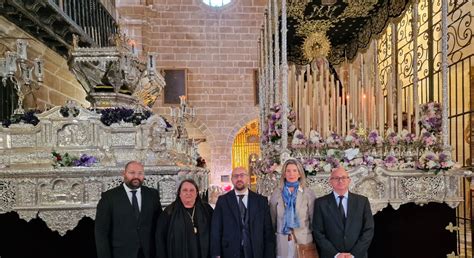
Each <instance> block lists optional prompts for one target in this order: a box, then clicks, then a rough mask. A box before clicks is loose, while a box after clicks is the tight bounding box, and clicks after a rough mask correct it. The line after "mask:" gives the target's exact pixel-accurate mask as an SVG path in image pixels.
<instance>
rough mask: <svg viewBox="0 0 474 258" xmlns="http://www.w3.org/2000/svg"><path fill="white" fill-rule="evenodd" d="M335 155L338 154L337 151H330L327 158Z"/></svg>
mask: <svg viewBox="0 0 474 258" xmlns="http://www.w3.org/2000/svg"><path fill="white" fill-rule="evenodd" d="M334 154H336V150H335V149H329V150H328V152H327V156H334Z"/></svg>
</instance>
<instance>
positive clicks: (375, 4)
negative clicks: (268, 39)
mask: <svg viewBox="0 0 474 258" xmlns="http://www.w3.org/2000/svg"><path fill="white" fill-rule="evenodd" d="M298 2H300V3H301V1H290V2H289V6H290V8H289V9H291V5H293V10H295V9H304V13H303V12H299V15H298V12H289V14H288V60H289V61H290V62H293V63H296V64H301V65H303V64H307V63H309V62H310V61H311V60H308V59H306V58H305V57H304V54H303V47H302V46H303V44H304V40H305V38H306V37H307V36H309V34H310V33H311V31H313V32H314V31H315V30H316V31H318V30H322V31H325V32H326V36H327V37H328V39H329V41H330V43H331V50H330V52H329V54H328V57H327V59H328V60H329V62H330V63H331V64H332V65H338V64H340V63H342V62H343V61H344V60H346V58H347V60H352V59H354V58H355V57H356V55H357V53H358V51H359V50H360V49H365V48H367V47H368V45H369V43H370V40H371V38H372V37H373V36H375V35H378V34H380V33H381V32H383V30H384V29H385V28H386V26H387V24H388V22H389V21H390V19H391V18H396V17H399V16H400V15H401V14H402V13H403V12H404V11H405V9H406V8H407V6H409V2H410V0H373V1H370V0H349V1H348V0H336V2H335V3H334V4H332V5H322V3H321V2H322V1H321V0H312V1H310V2H309V3H308V4H306V5H304V6H301V4H300V6H299V7H298V6H295V5H298ZM295 13H296V15H295ZM301 14H303V15H301ZM321 24H323V25H324V26H321Z"/></svg>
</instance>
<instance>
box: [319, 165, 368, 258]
mask: <svg viewBox="0 0 474 258" xmlns="http://www.w3.org/2000/svg"><path fill="white" fill-rule="evenodd" d="M350 182H351V179H350V177H349V174H348V173H347V171H346V170H345V169H344V168H343V167H338V168H336V169H334V170H333V171H332V173H331V176H330V178H329V183H330V185H331V187H332V189H333V192H332V193H330V194H328V195H325V196H323V197H321V198H318V199H316V200H315V202H314V216H313V235H314V239H315V241H316V244H317V246H318V250H319V251H320V257H321V258H367V249H369V246H370V243H371V241H372V237H373V235H374V219H373V217H372V211H371V210H370V204H369V200H368V199H367V197H365V196H362V195H358V194H354V193H350V192H349V184H350Z"/></svg>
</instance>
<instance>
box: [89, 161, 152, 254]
mask: <svg viewBox="0 0 474 258" xmlns="http://www.w3.org/2000/svg"><path fill="white" fill-rule="evenodd" d="M144 178H145V173H144V168H143V165H142V164H141V163H140V162H138V161H130V162H129V163H127V165H126V166H125V169H124V172H123V184H121V185H120V186H118V187H115V188H113V189H110V190H108V191H106V192H104V193H102V198H101V199H100V201H99V203H98V204H97V213H96V216H95V243H96V247H97V257H98V258H135V257H136V258H153V257H154V256H155V252H154V246H155V245H154V243H155V240H154V235H155V226H156V221H157V218H158V216H159V215H160V213H161V203H160V197H159V194H158V191H157V190H155V189H151V188H148V187H146V186H142V184H143V180H144Z"/></svg>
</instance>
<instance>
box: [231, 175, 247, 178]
mask: <svg viewBox="0 0 474 258" xmlns="http://www.w3.org/2000/svg"><path fill="white" fill-rule="evenodd" d="M246 176H248V174H234V175H232V178H244V177H246Z"/></svg>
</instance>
